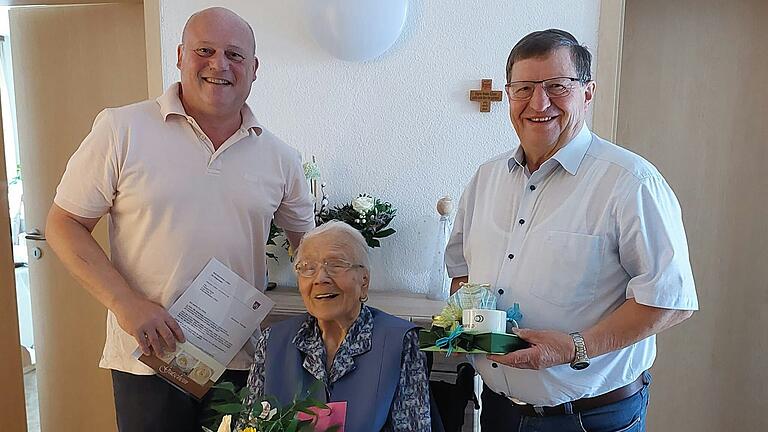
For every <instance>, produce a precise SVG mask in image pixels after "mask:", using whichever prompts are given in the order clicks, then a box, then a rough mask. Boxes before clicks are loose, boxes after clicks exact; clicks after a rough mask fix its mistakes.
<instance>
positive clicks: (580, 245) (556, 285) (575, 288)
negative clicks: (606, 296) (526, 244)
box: [530, 231, 604, 307]
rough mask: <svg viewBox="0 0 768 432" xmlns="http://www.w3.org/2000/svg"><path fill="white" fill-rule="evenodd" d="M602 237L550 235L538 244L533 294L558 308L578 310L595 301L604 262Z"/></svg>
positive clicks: (553, 232)
mask: <svg viewBox="0 0 768 432" xmlns="http://www.w3.org/2000/svg"><path fill="white" fill-rule="evenodd" d="M603 244H604V240H603V238H602V237H600V236H594V235H588V234H577V233H569V232H563V231H548V232H546V233H545V234H544V235H543V239H541V240H540V241H539V242H538V243H537V246H536V247H537V248H539V251H538V253H537V254H536V255H538V256H540V257H541V260H540V262H538V263H536V266H535V269H536V270H535V271H534V277H533V281H532V284H531V287H530V293H531V295H533V296H536V297H538V298H540V299H542V300H545V301H547V302H549V303H552V304H554V305H557V306H563V307H574V306H578V305H583V304H585V303H589V302H591V301H592V300H594V298H595V293H596V291H597V286H596V285H597V279H598V276H599V275H600V269H601V267H602V261H603V253H604V252H603V249H604V248H603Z"/></svg>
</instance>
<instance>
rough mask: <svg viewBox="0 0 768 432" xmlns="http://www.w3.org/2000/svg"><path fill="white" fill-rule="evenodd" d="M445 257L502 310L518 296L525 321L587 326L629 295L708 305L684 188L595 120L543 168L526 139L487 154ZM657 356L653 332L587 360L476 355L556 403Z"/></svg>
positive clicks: (612, 384)
mask: <svg viewBox="0 0 768 432" xmlns="http://www.w3.org/2000/svg"><path fill="white" fill-rule="evenodd" d="M445 260H446V266H447V268H448V274H449V275H450V276H451V277H460V276H466V275H468V276H469V280H470V281H472V282H476V283H490V284H491V286H492V287H493V291H494V292H495V293H496V294H497V295H498V306H497V307H498V308H499V309H506V308H508V307H511V306H512V305H513V304H514V303H519V304H520V309H521V311H522V313H523V319H522V320H521V323H520V325H521V326H522V327H526V328H532V329H549V330H557V331H562V332H566V333H570V332H574V331H583V330H585V329H587V328H589V327H591V326H593V325H595V324H596V323H597V322H598V321H600V320H601V319H603V318H605V317H606V316H607V315H608V314H610V313H611V312H612V311H614V310H615V309H616V308H618V307H619V306H621V304H623V303H624V302H625V301H626V300H627V299H631V298H634V299H635V301H637V302H638V303H640V304H644V305H648V306H655V307H661V308H668V309H684V310H696V309H698V300H697V298H696V291H695V288H694V282H693V275H692V272H691V266H690V262H689V258H688V245H687V240H686V237H685V231H684V229H683V223H682V216H681V210H680V205H679V203H678V201H677V198H676V197H675V195H674V193H673V192H672V190H671V189H670V187H669V185H668V184H667V182H666V181H665V180H664V178H663V177H662V176H661V174H660V173H659V172H658V171H657V170H656V168H655V167H654V166H653V165H651V164H650V163H649V162H648V161H646V160H644V159H643V158H641V157H640V156H638V155H636V154H633V153H631V152H629V151H627V150H625V149H623V148H621V147H618V146H616V145H614V144H612V143H610V142H607V141H605V140H603V139H601V138H600V137H598V136H596V135H594V134H592V133H591V132H590V131H589V129H588V128H587V127H586V125H585V126H584V127H583V128H582V130H581V131H580V132H579V134H578V135H577V136H576V137H575V138H574V139H573V140H571V141H570V142H569V143H568V144H566V145H565V146H564V147H563V148H561V149H560V150H559V151H558V152H557V153H556V154H555V155H554V156H553V157H552V158H550V159H549V160H547V161H545V162H544V163H543V164H542V165H541V166H540V167H539V169H538V170H536V171H535V172H534V173H528V172H527V169H526V167H525V155H524V153H523V149H522V147H519V148H517V149H516V150H512V151H510V152H507V153H504V154H502V155H500V156H498V157H496V158H494V159H492V160H490V161H488V162H486V163H484V164H483V165H481V166H480V168H479V169H478V170H477V172H476V173H475V175H474V177H473V178H472V180H471V181H470V183H469V185H468V186H467V187H466V189H465V190H464V193H463V195H462V197H461V202H460V204H459V209H458V212H457V214H456V221H455V223H454V228H453V232H452V234H451V238H450V240H449V242H448V246H447V248H446V254H445ZM655 357H656V339H655V336H651V337H649V338H646V339H644V340H642V341H639V342H637V343H635V344H634V345H631V346H629V347H627V348H624V349H621V350H618V351H614V352H610V353H607V354H604V355H601V356H599V357H596V358H593V359H592V364H591V365H590V366H589V368H587V369H585V370H582V371H575V370H573V369H571V368H570V366H569V365H567V364H565V365H560V366H555V367H551V368H548V369H545V370H541V371H534V370H523V369H515V368H511V367H507V366H504V365H501V364H494V363H493V362H491V361H489V360H487V359H486V358H485V356H484V355H476V356H473V360H474V363H475V367H476V368H477V370H478V371H479V372H480V374H481V375H482V377H483V380H484V381H485V383H486V384H487V385H488V386H489V387H490V388H491V389H492V390H493V391H495V392H497V393H499V394H503V395H505V396H509V397H514V398H516V399H519V400H521V401H524V402H527V403H530V404H534V405H541V406H553V405H558V404H561V403H564V402H568V401H572V400H576V399H580V398H582V397H592V396H597V395H600V394H604V393H607V392H609V391H611V390H614V389H616V388H619V387H621V386H624V385H626V384H628V383H630V382H632V381H634V380H635V379H636V378H637V377H639V376H640V374H641V373H642V372H643V371H645V370H646V369H648V368H650V367H651V365H652V364H653V361H654V359H655Z"/></svg>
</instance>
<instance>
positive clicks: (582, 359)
mask: <svg viewBox="0 0 768 432" xmlns="http://www.w3.org/2000/svg"><path fill="white" fill-rule="evenodd" d="M571 337H572V338H573V345H574V346H575V347H576V350H575V351H576V353H575V355H574V356H573V360H571V368H573V369H576V370H582V369H586V368H587V366H589V356H588V355H587V345H586V344H585V343H584V337H583V336H582V335H581V333H579V332H573V333H571Z"/></svg>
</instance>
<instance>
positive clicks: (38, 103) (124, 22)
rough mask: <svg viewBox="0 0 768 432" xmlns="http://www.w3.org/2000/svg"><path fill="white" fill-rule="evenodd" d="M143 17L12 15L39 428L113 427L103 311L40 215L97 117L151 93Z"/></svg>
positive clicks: (100, 10) (59, 9)
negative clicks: (55, 249)
mask: <svg viewBox="0 0 768 432" xmlns="http://www.w3.org/2000/svg"><path fill="white" fill-rule="evenodd" d="M143 13H144V12H143V6H142V4H141V3H135V4H103V5H89V6H56V7H32V8H15V9H11V11H10V16H9V18H10V29H11V30H10V35H11V50H12V57H13V66H14V88H15V92H16V102H17V118H18V137H19V146H20V158H21V168H22V176H23V181H24V208H25V213H26V227H27V232H30V231H32V230H35V229H36V230H38V231H39V233H40V235H39V236H30V237H28V238H29V240H28V243H27V246H28V249H29V251H30V288H31V291H32V309H33V321H34V335H35V344H36V354H37V359H38V360H37V382H38V390H39V404H40V423H41V428H42V430H43V431H49V430H50V431H53V430H61V431H81V430H82V431H97V430H98V431H109V430H114V429H115V419H114V406H113V400H112V387H111V380H110V376H109V373H108V372H106V371H104V370H100V369H98V367H97V364H98V362H99V359H100V357H101V349H102V346H103V341H104V329H105V326H104V320H105V315H106V311H105V309H104V308H103V307H102V306H101V305H100V304H98V303H97V302H96V301H95V300H93V299H92V298H91V297H90V296H89V295H88V294H87V293H86V291H85V290H84V289H82V288H81V287H80V286H79V285H78V284H77V283H76V282H75V281H74V279H73V278H71V277H70V276H69V274H68V273H67V271H66V270H65V269H64V268H63V266H62V264H61V263H60V262H59V260H58V259H57V258H56V257H55V255H54V254H53V253H52V251H51V250H50V249H49V247H48V245H47V244H46V242H45V240H44V238H45V237H44V236H45V219H46V216H47V212H48V209H49V208H50V206H51V202H52V200H53V196H54V194H55V188H56V186H57V184H58V182H59V179H60V177H61V174H62V173H63V171H64V167H65V166H66V162H67V160H68V159H69V156H70V155H71V154H72V153H73V152H74V150H75V149H76V148H77V147H78V145H79V143H80V141H81V140H82V139H83V138H84V137H85V136H86V134H87V133H88V132H89V131H90V128H91V125H92V122H93V119H94V117H95V116H96V114H97V113H98V112H99V111H100V110H102V109H103V108H105V107H110V106H118V105H123V104H127V103H131V102H136V101H139V100H142V99H146V97H147V72H146V56H145V43H144V20H143ZM105 222H106V218H105V220H104V221H102V223H101V224H100V226H99V227H97V229H96V230H95V231H94V235H95V236H96V238H97V240H99V242H100V244H101V245H102V247H105V246H106V244H107V241H106V224H105ZM35 252H39V253H40V254H39V259H36V258H34V257H33V255H34V254H35Z"/></svg>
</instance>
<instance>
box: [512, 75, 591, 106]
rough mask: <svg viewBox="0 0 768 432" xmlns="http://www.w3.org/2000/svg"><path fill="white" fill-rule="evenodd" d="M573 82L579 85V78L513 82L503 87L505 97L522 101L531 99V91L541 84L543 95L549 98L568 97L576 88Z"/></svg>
mask: <svg viewBox="0 0 768 432" xmlns="http://www.w3.org/2000/svg"><path fill="white" fill-rule="evenodd" d="M574 82H577V83H580V82H581V80H580V79H579V78H571V77H556V78H550V79H545V80H541V81H513V82H511V83H509V84H507V85H505V86H504V87H505V88H506V89H507V95H508V96H509V98H510V99H512V100H518V101H524V100H528V99H530V98H531V97H533V91H534V90H535V89H536V84H541V88H542V89H544V93H546V94H547V96H548V97H550V98H558V97H563V96H568V94H570V93H571V90H573V89H574V88H575V87H576V84H574Z"/></svg>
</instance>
